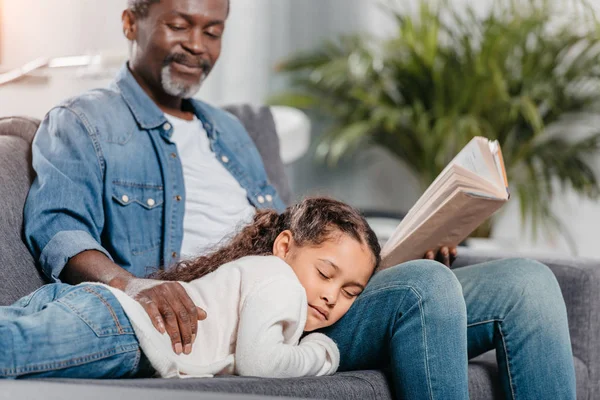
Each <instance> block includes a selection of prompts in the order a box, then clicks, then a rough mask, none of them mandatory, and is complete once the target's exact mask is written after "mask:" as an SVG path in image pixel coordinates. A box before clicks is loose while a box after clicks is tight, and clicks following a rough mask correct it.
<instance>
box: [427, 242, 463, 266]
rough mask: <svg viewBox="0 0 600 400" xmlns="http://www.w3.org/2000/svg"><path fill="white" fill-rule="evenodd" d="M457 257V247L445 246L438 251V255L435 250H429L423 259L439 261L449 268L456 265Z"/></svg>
mask: <svg viewBox="0 0 600 400" xmlns="http://www.w3.org/2000/svg"><path fill="white" fill-rule="evenodd" d="M457 256H458V250H457V249H456V247H448V246H444V247H442V248H441V249H439V250H438V252H437V254H435V252H434V251H433V250H429V251H428V252H427V253H425V256H423V258H424V259H426V260H436V261H439V262H441V263H442V264H444V265H445V266H446V267H448V268H449V267H450V266H451V265H452V264H453V263H454V261H455V260H456V257H457Z"/></svg>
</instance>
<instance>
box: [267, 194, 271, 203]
mask: <svg viewBox="0 0 600 400" xmlns="http://www.w3.org/2000/svg"><path fill="white" fill-rule="evenodd" d="M265 198H266V199H267V201H268V202H269V203H271V202H273V196H271V195H270V194H268V195H266V196H265Z"/></svg>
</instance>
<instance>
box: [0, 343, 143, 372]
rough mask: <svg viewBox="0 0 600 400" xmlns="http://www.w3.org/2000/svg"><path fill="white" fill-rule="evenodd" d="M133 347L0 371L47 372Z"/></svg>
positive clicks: (127, 350) (125, 351)
mask: <svg viewBox="0 0 600 400" xmlns="http://www.w3.org/2000/svg"><path fill="white" fill-rule="evenodd" d="M134 349H139V346H138V345H137V344H131V345H124V346H121V349H120V350H118V349H111V350H107V351H102V352H99V353H94V354H90V355H87V356H84V357H79V358H72V359H69V360H65V361H58V362H52V363H48V364H36V365H29V366H27V367H20V368H8V369H2V370H0V371H1V372H2V374H1V375H2V376H11V375H21V374H24V373H26V374H31V373H39V372H47V371H51V370H56V369H63V368H70V367H76V366H78V365H81V364H85V363H87V362H89V361H98V360H101V359H103V358H107V357H112V356H116V355H119V354H124V353H129V352H131V351H133V350H134Z"/></svg>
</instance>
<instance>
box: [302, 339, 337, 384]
mask: <svg viewBox="0 0 600 400" xmlns="http://www.w3.org/2000/svg"><path fill="white" fill-rule="evenodd" d="M300 342H301V343H315V344H318V345H319V346H322V347H323V348H325V352H326V353H327V362H325V365H324V366H323V368H322V369H321V370H320V371H319V372H318V374H317V376H322V375H333V374H335V372H336V371H337V369H338V368H339V366H340V350H339V349H338V347H337V345H336V344H335V342H334V341H333V340H332V339H331V338H329V336H327V335H324V334H322V333H318V332H317V333H311V334H309V335H306V336H305V337H303V338H302V340H301V341H300Z"/></svg>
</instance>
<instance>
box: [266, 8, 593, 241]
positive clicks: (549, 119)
mask: <svg viewBox="0 0 600 400" xmlns="http://www.w3.org/2000/svg"><path fill="white" fill-rule="evenodd" d="M523 3H524V2H519V5H518V6H517V5H516V2H514V1H510V0H506V1H504V0H502V1H497V2H495V5H494V7H493V8H492V10H491V11H490V12H489V13H487V15H483V16H481V15H477V13H476V12H475V11H474V10H473V9H472V8H471V7H467V9H466V12H457V11H455V10H453V8H452V7H451V6H450V4H449V2H441V3H437V5H433V3H431V2H429V1H426V0H424V1H422V2H421V4H420V9H419V10H418V12H417V13H415V14H413V15H408V14H405V13H401V12H399V11H397V10H394V9H391V8H390V15H392V16H393V18H395V21H396V22H397V30H396V34H395V35H393V36H392V37H387V38H375V37H370V36H365V35H353V36H343V37H340V38H338V39H336V40H334V41H329V42H326V43H324V44H323V45H322V46H321V47H319V48H317V49H315V50H313V51H308V52H304V53H300V54H297V55H295V56H292V57H291V58H289V59H288V60H285V61H284V62H283V63H282V64H281V65H279V66H278V70H280V71H282V72H283V73H286V74H288V76H289V78H290V82H291V89H290V90H289V91H288V92H285V93H281V94H279V95H277V96H275V97H274V98H273V99H272V102H273V103H276V104H284V105H289V106H293V107H298V108H301V109H304V110H309V111H310V112H311V113H313V114H315V113H316V115H321V116H324V117H325V118H326V119H327V121H328V122H329V123H328V129H327V133H326V135H324V137H323V139H322V141H321V143H320V144H319V146H318V148H317V153H318V155H319V156H321V157H322V158H324V159H325V160H327V162H328V163H330V164H336V163H337V162H338V160H340V158H341V157H344V156H347V155H348V154H352V153H353V152H355V151H358V150H360V149H362V148H364V146H368V145H379V146H383V147H384V148H385V149H387V150H388V151H389V152H391V153H392V154H393V155H395V156H396V157H398V158H399V159H400V160H401V161H402V162H404V163H405V164H406V165H408V166H409V167H410V169H411V170H412V172H414V174H415V175H416V176H417V177H418V179H419V181H420V182H421V186H422V189H423V190H424V189H425V188H426V187H427V186H428V185H429V184H430V183H431V182H432V181H433V180H434V179H435V177H436V176H437V175H438V174H439V173H440V172H441V170H442V169H443V168H444V167H445V166H446V165H447V163H448V162H449V161H451V159H452V158H453V157H454V155H455V154H456V153H457V152H458V151H459V150H460V149H461V148H462V147H463V146H464V145H465V144H466V143H467V142H468V141H469V140H470V139H471V138H472V137H473V136H478V135H480V136H485V137H487V138H489V139H496V140H498V141H499V142H500V145H501V147H502V151H503V154H504V158H505V162H506V168H507V172H508V176H509V180H510V186H511V191H512V193H513V194H516V197H517V198H518V200H519V202H520V209H521V217H522V219H523V221H524V222H527V223H531V224H532V226H533V228H534V234H535V232H536V229H537V228H538V227H539V225H540V224H541V225H542V226H544V228H546V229H550V231H551V232H556V231H559V230H560V231H562V232H564V230H563V229H561V228H562V227H561V223H560V221H559V219H558V218H557V216H556V215H555V214H554V213H553V212H552V210H551V208H550V202H551V200H552V199H553V197H554V196H556V195H557V193H558V192H560V191H562V190H563V189H564V188H565V187H570V188H572V189H573V190H574V191H575V192H577V193H579V194H582V195H584V196H588V197H592V198H595V197H597V196H598V194H599V192H600V191H599V186H598V180H597V176H596V175H595V173H594V171H593V169H592V168H591V166H590V163H589V159H590V157H591V156H594V155H596V154H597V152H598V149H599V146H600V130H596V131H595V132H587V134H586V135H582V134H580V133H579V134H578V133H577V132H576V130H574V129H573V127H572V126H571V125H570V124H567V123H564V121H565V119H566V118H567V117H569V116H571V117H573V116H574V115H575V116H582V115H584V114H585V113H590V112H595V110H596V109H597V108H596V107H595V106H596V105H597V103H598V102H599V100H600V85H599V84H598V82H599V79H598V78H599V77H600V57H599V54H600V29H598V26H599V25H598V22H597V20H596V18H595V16H594V14H593V13H592V12H591V9H587V8H586V11H585V12H580V13H579V14H577V15H573V16H571V17H570V18H569V19H568V20H565V21H563V22H561V21H560V18H559V17H560V12H564V10H559V9H557V8H556V7H555V6H553V5H552V4H556V2H553V3H550V2H548V1H544V0H542V1H531V2H530V3H528V4H526V5H524V4H523ZM580 5H584V3H580ZM588 115H589V114H588ZM575 119H580V118H579V117H576V118H575ZM492 226H493V224H492V221H490V222H489V223H488V224H486V225H485V226H483V227H481V228H480V229H479V230H478V232H477V233H476V235H478V236H489V234H490V232H491V229H492Z"/></svg>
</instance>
